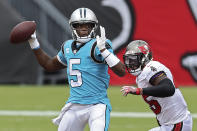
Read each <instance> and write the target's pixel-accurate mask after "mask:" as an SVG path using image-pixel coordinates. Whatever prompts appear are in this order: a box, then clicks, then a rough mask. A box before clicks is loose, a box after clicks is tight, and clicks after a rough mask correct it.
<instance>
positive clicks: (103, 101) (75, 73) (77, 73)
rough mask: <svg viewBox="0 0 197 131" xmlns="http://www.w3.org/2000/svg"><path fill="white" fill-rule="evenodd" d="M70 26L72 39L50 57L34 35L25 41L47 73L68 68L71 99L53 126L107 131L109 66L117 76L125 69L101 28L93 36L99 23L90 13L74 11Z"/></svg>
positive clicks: (66, 129)
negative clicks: (98, 33) (97, 33)
mask: <svg viewBox="0 0 197 131" xmlns="http://www.w3.org/2000/svg"><path fill="white" fill-rule="evenodd" d="M69 24H70V27H71V29H72V36H73V39H72V40H68V41H66V42H64V43H63V45H62V47H61V49H60V51H59V52H58V54H57V55H56V56H55V57H53V58H51V57H49V56H48V55H47V54H46V53H45V52H44V51H43V50H42V49H41V48H40V44H39V42H38V40H37V38H36V33H34V34H33V35H32V37H31V39H29V40H28V41H29V44H30V46H31V48H32V49H33V52H34V54H35V56H36V58H37V60H38V62H39V63H40V65H41V66H42V67H44V68H45V69H46V70H47V71H56V70H59V69H63V68H66V69H67V76H68V82H69V87H70V97H69V98H68V100H67V102H66V104H65V106H64V107H63V108H62V110H61V112H60V114H59V116H58V117H57V118H55V119H53V123H55V124H57V125H59V126H58V131H83V130H84V127H85V125H86V124H87V123H88V124H89V128H90V130H91V131H107V130H108V127H109V121H110V111H111V109H112V108H111V105H110V101H109V99H108V96H107V89H108V86H109V79H110V77H109V74H108V66H109V67H110V68H111V69H112V70H113V72H115V74H117V75H118V76H120V77H121V76H124V75H125V66H124V64H123V63H122V62H121V61H120V60H119V59H118V58H117V57H116V56H115V55H114V53H113V50H112V43H111V41H110V40H108V39H106V37H105V29H104V27H102V26H100V34H101V35H100V36H98V35H97V36H96V32H95V31H96V29H97V27H98V20H97V17H96V15H95V14H94V12H93V11H91V10H90V9H88V8H79V9H76V10H75V11H74V12H73V13H72V14H71V17H70V20H69ZM65 75H66V74H65Z"/></svg>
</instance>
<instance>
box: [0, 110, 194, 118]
mask: <svg viewBox="0 0 197 131" xmlns="http://www.w3.org/2000/svg"><path fill="white" fill-rule="evenodd" d="M58 115H59V111H27V110H0V116H58ZM111 117H129V118H131V117H133V118H154V117H155V115H154V114H153V113H151V112H113V111H112V112H111ZM192 117H193V118H197V113H192Z"/></svg>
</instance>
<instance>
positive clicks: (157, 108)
mask: <svg viewBox="0 0 197 131" xmlns="http://www.w3.org/2000/svg"><path fill="white" fill-rule="evenodd" d="M160 71H164V72H165V73H166V75H167V77H168V78H169V79H170V80H171V81H172V83H173V84H174V82H173V77H172V74H171V72H170V70H169V69H168V68H167V67H166V66H164V65H163V64H161V63H160V62H158V61H150V62H149V63H148V64H147V65H146V66H145V67H144V69H143V71H142V72H141V74H140V75H139V76H138V77H137V78H136V83H137V85H138V87H140V88H147V87H151V86H152V85H151V84H150V83H149V80H150V79H151V77H152V76H154V75H155V74H156V73H158V72H160ZM143 98H144V100H145V101H146V102H147V103H148V104H149V106H150V108H151V109H152V111H153V112H154V113H155V114H156V116H157V120H158V122H159V124H160V125H169V124H176V123H179V122H181V121H183V120H184V119H186V118H187V116H188V114H190V112H189V111H188V108H187V104H186V102H185V100H184V98H183V95H182V93H181V92H180V90H179V89H177V88H176V90H175V93H174V95H173V96H170V97H163V98H162V97H153V96H143Z"/></svg>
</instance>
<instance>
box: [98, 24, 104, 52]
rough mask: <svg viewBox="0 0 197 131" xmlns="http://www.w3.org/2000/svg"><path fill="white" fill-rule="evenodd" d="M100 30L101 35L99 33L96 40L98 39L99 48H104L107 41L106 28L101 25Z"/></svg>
mask: <svg viewBox="0 0 197 131" xmlns="http://www.w3.org/2000/svg"><path fill="white" fill-rule="evenodd" d="M100 31H101V37H99V36H98V35H97V36H96V41H97V46H98V48H99V50H102V49H104V48H105V42H106V37H105V28H104V27H102V26H100Z"/></svg>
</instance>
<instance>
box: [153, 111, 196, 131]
mask: <svg viewBox="0 0 197 131" xmlns="http://www.w3.org/2000/svg"><path fill="white" fill-rule="evenodd" d="M192 125H193V121H192V116H191V115H190V114H189V115H188V117H187V119H185V120H184V121H182V122H180V123H178V124H174V125H161V126H160V127H155V128H153V129H151V130H149V131H192Z"/></svg>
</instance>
